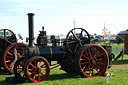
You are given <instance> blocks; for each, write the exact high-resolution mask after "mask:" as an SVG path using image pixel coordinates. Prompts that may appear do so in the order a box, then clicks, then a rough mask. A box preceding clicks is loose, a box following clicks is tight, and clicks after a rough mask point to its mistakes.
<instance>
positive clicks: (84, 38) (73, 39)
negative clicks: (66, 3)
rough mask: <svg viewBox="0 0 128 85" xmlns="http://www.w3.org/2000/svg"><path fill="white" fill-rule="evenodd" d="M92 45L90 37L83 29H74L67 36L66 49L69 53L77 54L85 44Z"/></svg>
mask: <svg viewBox="0 0 128 85" xmlns="http://www.w3.org/2000/svg"><path fill="white" fill-rule="evenodd" d="M87 43H90V35H89V33H88V32H87V31H86V30H85V29H83V28H74V29H72V30H70V31H69V32H68V34H67V36H66V48H67V49H68V51H69V52H71V53H73V54H75V53H76V51H77V50H78V49H79V48H80V47H81V46H82V45H84V44H87Z"/></svg>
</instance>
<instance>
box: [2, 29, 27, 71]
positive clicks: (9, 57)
mask: <svg viewBox="0 0 128 85" xmlns="http://www.w3.org/2000/svg"><path fill="white" fill-rule="evenodd" d="M19 37H20V38H22V37H21V36H20V35H19ZM17 41H18V39H17V38H16V36H15V34H14V33H13V32H12V31H11V30H9V29H1V30H0V70H1V71H4V72H5V71H7V72H9V73H13V68H14V63H15V61H16V60H17V59H18V58H19V57H22V56H23V54H24V50H25V47H26V45H25V44H23V43H18V42H17Z"/></svg>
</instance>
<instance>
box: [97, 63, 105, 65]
mask: <svg viewBox="0 0 128 85" xmlns="http://www.w3.org/2000/svg"><path fill="white" fill-rule="evenodd" d="M96 63H97V64H100V65H105V64H104V63H100V62H96Z"/></svg>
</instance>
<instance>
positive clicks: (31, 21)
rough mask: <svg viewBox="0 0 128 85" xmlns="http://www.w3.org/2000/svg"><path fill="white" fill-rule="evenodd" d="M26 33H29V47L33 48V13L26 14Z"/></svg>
mask: <svg viewBox="0 0 128 85" xmlns="http://www.w3.org/2000/svg"><path fill="white" fill-rule="evenodd" d="M27 15H28V26H29V27H28V28H29V30H28V32H29V45H28V46H29V47H33V44H34V23H33V20H34V19H33V16H34V13H28V14H27Z"/></svg>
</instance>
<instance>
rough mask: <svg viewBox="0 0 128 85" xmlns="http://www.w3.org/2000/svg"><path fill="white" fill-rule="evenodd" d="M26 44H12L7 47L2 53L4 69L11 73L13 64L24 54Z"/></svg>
mask: <svg viewBox="0 0 128 85" xmlns="http://www.w3.org/2000/svg"><path fill="white" fill-rule="evenodd" d="M25 48H26V45H24V44H14V45H12V46H11V47H9V48H8V50H7V51H6V52H5V55H4V64H5V67H6V69H7V70H8V71H9V72H11V73H13V68H14V64H15V62H16V61H17V59H19V58H20V57H22V56H23V55H24V51H25Z"/></svg>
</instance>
